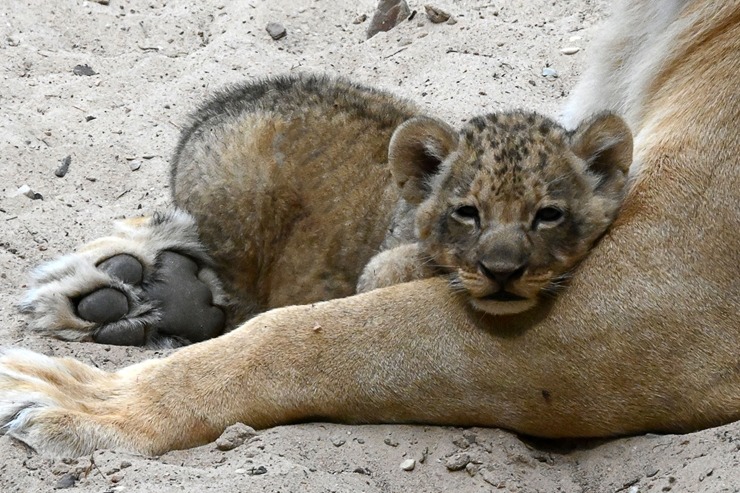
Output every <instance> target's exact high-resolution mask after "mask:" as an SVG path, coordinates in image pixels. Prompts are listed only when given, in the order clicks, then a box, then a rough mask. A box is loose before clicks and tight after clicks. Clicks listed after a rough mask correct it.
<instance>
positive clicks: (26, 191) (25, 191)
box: [13, 185, 44, 200]
mask: <svg viewBox="0 0 740 493" xmlns="http://www.w3.org/2000/svg"><path fill="white" fill-rule="evenodd" d="M18 195H25V196H26V197H28V198H29V199H31V200H44V197H43V195H41V194H40V193H37V192H34V191H33V190H32V189H31V187H29V186H28V185H21V186H20V187H19V188H18V190H16V191H15V193H14V194H13V196H14V197H17V196H18Z"/></svg>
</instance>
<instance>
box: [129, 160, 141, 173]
mask: <svg viewBox="0 0 740 493" xmlns="http://www.w3.org/2000/svg"><path fill="white" fill-rule="evenodd" d="M129 168H131V171H139V168H141V161H131V162H130V163H129Z"/></svg>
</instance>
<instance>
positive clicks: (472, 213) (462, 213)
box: [452, 205, 480, 223]
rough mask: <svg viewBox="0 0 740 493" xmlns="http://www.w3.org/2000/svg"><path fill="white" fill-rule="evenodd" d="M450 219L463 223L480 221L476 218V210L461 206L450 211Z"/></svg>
mask: <svg viewBox="0 0 740 493" xmlns="http://www.w3.org/2000/svg"><path fill="white" fill-rule="evenodd" d="M452 217H454V218H455V219H457V220H458V221H460V222H464V223H466V222H470V221H471V220H472V221H475V222H476V223H478V221H479V220H480V219H479V217H478V209H476V208H475V207H473V206H472V205H463V206H461V207H458V208H457V209H455V210H454V211H452Z"/></svg>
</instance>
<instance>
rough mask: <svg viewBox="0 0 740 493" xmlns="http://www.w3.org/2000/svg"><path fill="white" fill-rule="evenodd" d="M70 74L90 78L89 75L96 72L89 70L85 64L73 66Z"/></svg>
mask: <svg viewBox="0 0 740 493" xmlns="http://www.w3.org/2000/svg"><path fill="white" fill-rule="evenodd" d="M72 73H73V74H75V75H85V76H88V77H89V76H91V75H96V74H97V72H96V71H94V70H93V69H92V68H90V66H89V65H87V64H85V65H75V66H74V68H73V69H72Z"/></svg>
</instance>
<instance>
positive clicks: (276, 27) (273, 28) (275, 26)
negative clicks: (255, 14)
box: [265, 22, 288, 41]
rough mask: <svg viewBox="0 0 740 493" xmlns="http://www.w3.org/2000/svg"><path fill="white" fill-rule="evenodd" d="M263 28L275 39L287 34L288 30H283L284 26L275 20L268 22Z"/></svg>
mask: <svg viewBox="0 0 740 493" xmlns="http://www.w3.org/2000/svg"><path fill="white" fill-rule="evenodd" d="M265 30H267V34H269V35H270V37H271V38H272V39H274V40H275V41H277V40H278V39H282V38H284V37H285V36H286V35H287V34H288V31H286V30H285V26H283V25H282V24H279V23H277V22H270V23H268V24H267V27H266V28H265Z"/></svg>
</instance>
